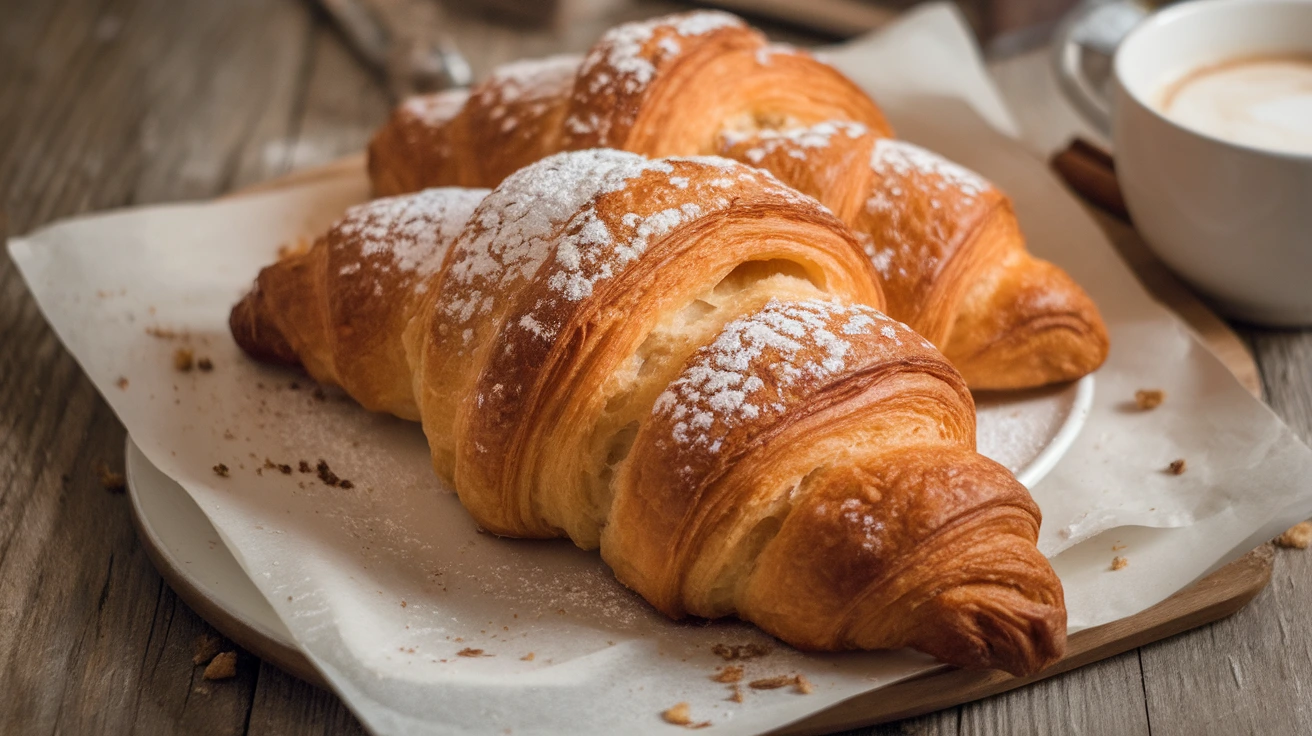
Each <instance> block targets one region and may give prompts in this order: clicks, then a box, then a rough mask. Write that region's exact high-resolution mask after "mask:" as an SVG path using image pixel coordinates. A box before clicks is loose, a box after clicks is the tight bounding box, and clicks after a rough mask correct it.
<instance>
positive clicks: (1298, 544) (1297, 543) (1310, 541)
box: [1276, 521, 1312, 549]
mask: <svg viewBox="0 0 1312 736" xmlns="http://www.w3.org/2000/svg"><path fill="white" fill-rule="evenodd" d="M1276 546H1277V547H1284V548H1285V549H1307V548H1308V547H1312V521H1303V522H1299V523H1298V524H1295V525H1293V526H1291V527H1290V528H1289V529H1288V530H1287V531H1286V532H1285V533H1284V534H1281V535H1280V536H1278V537H1276Z"/></svg>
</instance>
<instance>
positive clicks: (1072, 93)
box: [1052, 0, 1148, 138]
mask: <svg viewBox="0 0 1312 736" xmlns="http://www.w3.org/2000/svg"><path fill="white" fill-rule="evenodd" d="M1147 14H1148V11H1147V10H1146V9H1145V8H1144V7H1143V6H1141V5H1138V4H1137V3H1135V2H1133V1H1132V0H1130V1H1126V0H1111V1H1110V2H1107V1H1105V0H1103V1H1101V2H1099V1H1093V2H1090V1H1088V0H1086V2H1084V3H1083V4H1081V5H1080V6H1079V7H1077V8H1076V9H1075V10H1073V11H1071V13H1070V14H1069V15H1068V16H1066V18H1065V19H1064V20H1063V21H1062V22H1061V23H1060V24H1059V25H1058V26H1057V29H1056V31H1055V32H1054V33H1053V41H1052V69H1053V73H1054V74H1055V75H1056V77H1057V84H1058V86H1059V87H1060V88H1061V91H1062V94H1064V95H1065V97H1066V99H1067V100H1068V101H1069V102H1070V103H1071V105H1073V106H1074V107H1075V109H1076V110H1077V111H1078V112H1079V113H1080V115H1081V116H1083V117H1084V119H1085V120H1087V121H1088V122H1089V124H1090V125H1092V126H1093V127H1094V128H1095V129H1097V130H1098V131H1099V132H1101V133H1103V134H1104V135H1106V136H1108V137H1109V138H1110V137H1111V132H1112V130H1111V129H1112V114H1111V102H1110V101H1109V100H1108V99H1107V95H1106V94H1105V93H1104V92H1103V90H1102V88H1100V87H1099V85H1097V84H1096V83H1094V82H1093V80H1091V79H1089V77H1088V75H1086V74H1085V73H1084V66H1083V65H1082V64H1081V61H1082V60H1083V57H1084V54H1085V52H1086V50H1088V51H1094V52H1097V53H1100V54H1102V55H1104V56H1107V57H1108V58H1111V57H1112V56H1114V55H1115V53H1116V46H1117V44H1119V43H1120V41H1121V39H1122V38H1124V37H1125V36H1126V34H1128V33H1129V32H1130V30H1131V29H1132V28H1134V26H1135V25H1137V24H1138V23H1139V21H1141V20H1143V19H1144V18H1145V17H1147Z"/></svg>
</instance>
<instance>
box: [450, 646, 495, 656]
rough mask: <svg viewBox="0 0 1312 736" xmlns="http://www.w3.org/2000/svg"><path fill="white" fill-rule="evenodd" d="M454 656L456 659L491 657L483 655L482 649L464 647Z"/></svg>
mask: <svg viewBox="0 0 1312 736" xmlns="http://www.w3.org/2000/svg"><path fill="white" fill-rule="evenodd" d="M456 656H457V657H491V656H492V655H491V654H485V653H484V652H483V650H482V649H474V648H472V647H465V648H464V649H461V650H460V651H458V652H456Z"/></svg>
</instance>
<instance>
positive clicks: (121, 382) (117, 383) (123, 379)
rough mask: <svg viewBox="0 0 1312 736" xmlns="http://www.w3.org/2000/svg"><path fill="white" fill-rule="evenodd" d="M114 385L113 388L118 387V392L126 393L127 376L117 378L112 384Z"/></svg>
mask: <svg viewBox="0 0 1312 736" xmlns="http://www.w3.org/2000/svg"><path fill="white" fill-rule="evenodd" d="M114 385H115V386H118V390H120V391H127V390H128V377H127V376H119V377H118V380H117V381H115V382H114Z"/></svg>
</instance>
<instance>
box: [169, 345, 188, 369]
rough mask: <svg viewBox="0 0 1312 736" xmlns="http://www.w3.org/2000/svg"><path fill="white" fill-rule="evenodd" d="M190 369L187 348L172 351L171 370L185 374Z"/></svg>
mask: <svg viewBox="0 0 1312 736" xmlns="http://www.w3.org/2000/svg"><path fill="white" fill-rule="evenodd" d="M191 367H192V355H191V350H190V349H189V348H178V349H177V350H174V351H173V370H176V371H181V372H183V373H186V372H187V371H190V370H191Z"/></svg>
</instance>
